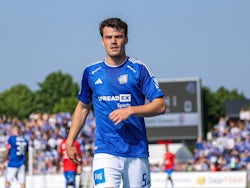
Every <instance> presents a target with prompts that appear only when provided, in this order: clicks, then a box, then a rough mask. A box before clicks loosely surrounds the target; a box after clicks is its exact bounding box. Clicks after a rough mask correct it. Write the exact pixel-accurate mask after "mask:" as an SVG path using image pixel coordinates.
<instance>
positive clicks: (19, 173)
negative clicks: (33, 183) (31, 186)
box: [5, 124, 28, 188]
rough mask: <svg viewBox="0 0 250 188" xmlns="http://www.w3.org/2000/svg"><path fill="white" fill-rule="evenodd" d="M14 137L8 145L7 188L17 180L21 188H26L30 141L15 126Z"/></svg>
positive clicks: (12, 129)
mask: <svg viewBox="0 0 250 188" xmlns="http://www.w3.org/2000/svg"><path fill="white" fill-rule="evenodd" d="M11 131H12V135H11V136H10V137H9V139H8V143H7V150H6V152H7V156H8V166H7V171H6V176H5V188H10V185H11V181H13V180H14V179H15V178H17V181H18V182H19V183H20V187H21V188H25V182H26V164H27V162H28V141H27V140H25V138H24V137H23V136H22V135H21V132H20V127H19V126H18V125H16V124H14V125H13V126H12V128H11Z"/></svg>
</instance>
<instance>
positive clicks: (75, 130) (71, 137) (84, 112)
mask: <svg viewBox="0 0 250 188" xmlns="http://www.w3.org/2000/svg"><path fill="white" fill-rule="evenodd" d="M88 113H89V106H88V105H87V104H84V103H82V102H81V101H79V102H78V103H77V105H76V108H75V111H74V114H73V119H72V125H71V127H70V131H69V134H68V137H67V141H66V152H67V155H68V157H69V158H70V159H71V160H72V161H73V162H74V163H76V164H81V156H80V155H79V154H78V152H77V149H76V148H75V147H74V141H75V139H76V137H77V135H78V134H79V132H80V130H81V129H82V126H83V125H84V123H85V120H86V118H87V116H88Z"/></svg>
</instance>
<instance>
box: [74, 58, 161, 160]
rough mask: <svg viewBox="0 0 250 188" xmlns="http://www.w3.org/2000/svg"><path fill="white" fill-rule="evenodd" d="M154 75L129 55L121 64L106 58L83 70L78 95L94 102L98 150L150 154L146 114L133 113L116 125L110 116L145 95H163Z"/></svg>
mask: <svg viewBox="0 0 250 188" xmlns="http://www.w3.org/2000/svg"><path fill="white" fill-rule="evenodd" d="M162 96H163V92H162V90H161V89H160V88H159V84H158V83H157V81H156V79H155V77H154V76H153V74H152V72H151V71H150V70H149V68H148V67H147V66H146V65H145V64H143V63H141V62H140V61H138V60H136V59H133V58H130V57H127V59H126V61H125V62H124V63H123V64H121V65H119V66H109V65H107V64H106V63H105V61H101V62H97V63H95V64H92V65H90V66H88V67H87V68H86V69H85V70H84V73H83V77H82V83H81V89H80V92H79V94H78V99H79V100H80V101H82V102H83V103H85V104H89V103H91V102H93V107H94V113H95V117H96V140H95V153H108V154H111V155H115V156H122V157H148V156H149V153H148V140H147V136H146V127H145V122H144V118H142V117H138V116H131V117H129V118H128V119H126V120H125V121H123V122H122V123H120V124H118V125H116V126H115V125H114V123H113V122H112V121H111V120H110V119H109V118H108V116H109V114H110V113H111V112H112V111H113V110H115V109H118V108H125V107H128V106H138V105H143V104H144V103H145V99H147V100H149V101H152V100H153V99H155V98H158V97H162Z"/></svg>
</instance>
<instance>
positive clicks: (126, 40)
mask: <svg viewBox="0 0 250 188" xmlns="http://www.w3.org/2000/svg"><path fill="white" fill-rule="evenodd" d="M125 43H126V44H128V36H126V39H125Z"/></svg>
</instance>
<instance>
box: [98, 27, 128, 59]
mask: <svg viewBox="0 0 250 188" xmlns="http://www.w3.org/2000/svg"><path fill="white" fill-rule="evenodd" d="M127 42H128V37H126V36H125V33H124V29H120V30H117V29H115V28H111V27H104V28H103V38H102V44H103V46H104V47H105V49H106V54H107V55H108V56H110V57H114V58H116V57H117V58H119V57H122V56H124V55H125V45H126V44H127Z"/></svg>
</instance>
